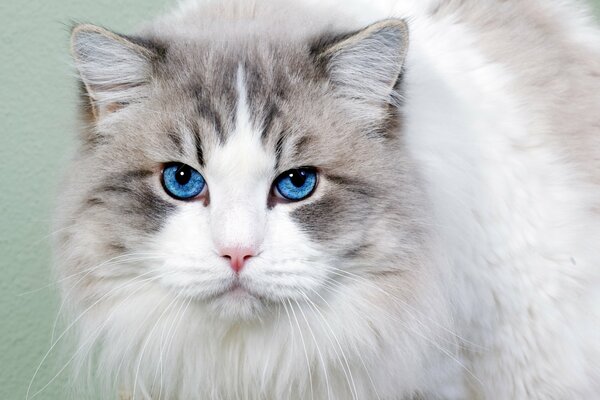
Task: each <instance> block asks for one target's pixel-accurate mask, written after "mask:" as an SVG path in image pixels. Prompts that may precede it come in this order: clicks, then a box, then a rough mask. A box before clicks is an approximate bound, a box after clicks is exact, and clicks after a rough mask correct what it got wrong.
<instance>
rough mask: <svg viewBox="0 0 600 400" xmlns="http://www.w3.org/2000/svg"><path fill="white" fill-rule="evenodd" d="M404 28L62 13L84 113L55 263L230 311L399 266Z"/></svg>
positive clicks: (408, 262) (412, 230)
mask: <svg viewBox="0 0 600 400" xmlns="http://www.w3.org/2000/svg"><path fill="white" fill-rule="evenodd" d="M239 24H244V22H240V23H239ZM246 26H251V24H246ZM179 31H181V29H179ZM407 43H408V37H407V28H406V24H405V23H404V22H403V21H401V20H394V19H392V20H385V21H382V22H380V23H376V24H374V25H371V26H368V27H366V28H364V29H362V30H358V31H354V32H339V31H335V32H327V31H323V32H315V33H313V34H310V35H299V36H297V37H293V36H290V37H277V35H275V34H270V33H268V32H264V31H256V32H253V31H252V29H251V28H247V29H239V30H236V29H229V30H228V31H225V30H224V31H223V32H214V31H213V32H210V34H209V33H207V34H205V35H196V36H193V35H188V36H185V35H181V34H180V33H176V32H175V31H173V32H170V31H169V29H168V27H165V26H162V27H161V28H160V29H153V30H149V31H147V32H146V33H144V34H142V35H141V36H139V37H127V36H122V35H118V34H115V33H112V32H109V31H107V30H105V29H102V28H99V27H96V26H91V25H80V26H77V27H76V28H75V29H74V31H73V36H72V46H73V54H74V58H75V63H76V67H77V69H78V72H79V74H80V77H81V82H82V91H83V94H84V96H83V102H84V105H83V110H82V112H83V114H84V117H85V119H86V123H87V125H86V127H85V129H83V130H82V144H81V147H80V151H79V153H78V156H77V159H76V160H75V162H74V164H73V166H72V168H71V170H70V172H69V179H68V184H67V189H66V191H65V194H64V198H63V202H62V205H61V207H62V211H61V218H62V220H63V225H64V228H65V229H64V232H63V233H62V236H61V242H60V249H61V250H60V251H61V258H62V260H61V262H62V263H63V264H64V265H63V267H62V268H63V270H62V272H63V275H64V276H75V278H74V279H73V280H71V281H70V282H71V283H73V282H76V283H74V284H72V285H71V286H74V290H76V291H79V292H81V293H82V294H83V295H84V297H87V298H89V299H91V300H95V299H100V298H111V297H112V296H117V295H118V296H121V297H123V295H124V294H127V295H133V294H134V293H135V295H136V296H141V295H143V293H144V291H147V290H148V291H150V290H151V289H150V288H154V289H153V290H160V291H162V292H164V293H168V295H169V296H173V297H177V296H179V297H184V298H189V299H193V300H192V302H193V304H197V305H198V306H199V307H205V308H206V309H207V310H209V312H210V313H214V315H216V316H218V317H222V318H227V319H233V320H239V319H253V318H256V317H261V318H262V317H263V316H264V315H268V312H269V310H270V309H272V306H273V305H277V304H280V303H286V302H291V301H298V302H303V301H305V300H306V299H316V298H317V297H315V296H319V297H321V298H323V296H324V297H330V296H335V295H336V291H335V288H336V287H339V286H343V285H344V282H352V280H353V279H364V280H374V279H376V278H375V277H377V276H384V275H395V276H401V275H402V274H403V273H405V272H406V271H411V270H412V269H413V267H414V264H415V263H417V262H418V261H417V260H418V254H419V251H420V246H421V243H422V242H423V235H422V226H421V220H420V215H421V213H420V212H419V210H418V205H417V203H418V197H419V195H418V189H417V185H416V184H415V178H414V176H413V171H412V167H411V164H410V162H409V161H408V159H407V156H406V152H405V150H404V149H403V138H402V129H401V126H402V115H401V111H400V107H401V101H402V96H401V91H402V75H403V64H404V58H405V54H406V50H407Z"/></svg>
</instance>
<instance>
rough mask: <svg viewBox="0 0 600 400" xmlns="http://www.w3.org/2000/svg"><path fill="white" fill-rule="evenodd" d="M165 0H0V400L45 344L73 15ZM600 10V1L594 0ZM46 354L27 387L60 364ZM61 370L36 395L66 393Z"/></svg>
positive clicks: (113, 14) (67, 145) (85, 17)
mask: <svg viewBox="0 0 600 400" xmlns="http://www.w3.org/2000/svg"><path fill="white" fill-rule="evenodd" d="M168 3H169V0H127V1H124V0H121V1H117V0H60V1H59V0H49V1H43V0H30V1H18V0H12V1H11V0H0V166H1V168H0V400H13V399H19V400H23V399H24V398H25V393H26V390H27V387H28V385H29V381H30V379H31V377H32V376H33V373H34V371H35V369H36V367H37V365H38V363H39V362H40V360H41V359H42V357H43V355H44V354H45V352H46V351H47V350H48V348H49V347H50V330H51V327H52V324H53V321H54V317H55V315H56V311H57V305H58V302H57V296H56V290H55V288H54V286H52V285H50V282H51V281H52V276H51V273H50V259H49V257H50V249H49V242H50V237H51V233H50V228H49V222H50V211H51V209H52V207H53V204H54V198H55V196H56V188H57V183H58V181H59V179H60V176H61V171H62V170H63V169H64V168H65V164H66V161H67V160H68V158H69V155H70V152H71V151H72V146H73V143H74V141H73V126H74V121H75V118H74V109H75V106H74V104H75V100H76V98H75V93H76V87H75V80H74V73H73V70H72V69H71V66H70V59H69V55H68V54H69V49H68V42H69V33H68V31H69V26H70V24H71V23H72V21H78V22H94V23H97V24H100V25H104V26H107V27H110V28H112V29H115V30H118V31H122V32H131V31H132V30H133V29H134V28H135V26H136V25H137V24H139V23H140V22H142V21H144V20H146V19H148V18H149V17H151V16H153V15H156V14H157V13H159V12H160V11H162V10H165V9H167V8H168ZM595 5H596V6H597V9H598V10H600V0H595ZM61 362H64V360H59V359H58V358H57V357H56V355H55V353H52V354H51V356H50V357H49V359H48V360H47V361H46V363H44V365H43V366H42V368H41V369H40V372H39V374H38V376H37V378H36V380H35V383H34V392H35V391H36V390H38V389H40V388H41V387H42V386H44V385H45V384H46V383H48V382H49V381H50V380H51V379H52V378H53V376H54V374H55V373H56V371H58V369H60V366H61V365H62V364H61ZM65 375H66V374H64V373H63V374H61V375H60V376H59V377H58V379H56V380H55V381H54V382H53V383H52V384H50V385H49V386H48V387H47V388H46V389H44V391H43V392H42V393H41V394H40V395H39V396H38V397H37V398H40V399H52V400H64V399H65V398H66V397H65V392H66V391H65V386H66V385H67V380H66V376H65Z"/></svg>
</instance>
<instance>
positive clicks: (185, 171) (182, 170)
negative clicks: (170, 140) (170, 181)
mask: <svg viewBox="0 0 600 400" xmlns="http://www.w3.org/2000/svg"><path fill="white" fill-rule="evenodd" d="M191 177H192V174H191V171H190V167H188V166H187V165H182V166H181V167H179V169H177V172H175V180H176V181H177V183H179V184H180V185H185V184H187V183H188V182H189V181H190V178H191Z"/></svg>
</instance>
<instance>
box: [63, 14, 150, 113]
mask: <svg viewBox="0 0 600 400" xmlns="http://www.w3.org/2000/svg"><path fill="white" fill-rule="evenodd" d="M71 51H72V54H73V58H74V59H75V66H76V68H77V70H78V72H79V75H80V77H81V81H82V83H83V85H84V87H85V89H86V92H87V93H86V94H87V96H88V98H89V101H90V105H91V109H92V112H93V116H94V117H95V118H100V117H102V116H104V115H106V114H108V113H111V112H113V111H116V110H118V109H120V108H122V107H124V106H126V105H127V104H129V103H131V102H135V101H136V100H139V99H141V98H143V97H144V96H145V95H146V89H147V84H148V82H149V81H150V77H151V69H152V60H153V59H155V58H156V57H157V53H156V51H155V49H153V48H152V47H151V46H144V45H142V44H140V43H137V42H136V43H134V42H133V41H132V40H131V39H129V38H126V37H124V36H121V35H117V34H115V33H113V32H110V31H108V30H106V29H104V28H100V27H98V26H94V25H87V24H84V25H78V26H76V27H75V28H74V29H73V31H72V35H71Z"/></svg>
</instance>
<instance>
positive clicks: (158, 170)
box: [56, 0, 600, 400]
mask: <svg viewBox="0 0 600 400" xmlns="http://www.w3.org/2000/svg"><path fill="white" fill-rule="evenodd" d="M72 43H73V55H74V58H75V65H76V67H77V69H78V71H79V73H80V76H81V82H82V87H83V97H82V116H83V120H84V122H85V126H84V128H83V129H82V130H81V135H80V137H81V146H80V150H79V152H78V154H77V157H76V159H75V160H74V161H73V167H72V168H71V169H70V171H69V173H68V177H67V180H66V184H65V189H64V193H63V196H62V200H61V202H60V207H59V210H58V212H57V221H58V225H59V228H61V229H62V231H61V235H60V237H59V239H58V240H57V243H56V255H57V260H58V265H59V271H60V273H61V277H62V278H63V280H62V282H63V283H64V285H63V297H64V302H65V304H66V307H67V308H68V309H69V311H70V315H71V320H70V321H69V326H68V328H72V329H75V330H76V331H77V334H78V337H79V347H78V351H77V353H76V357H75V359H76V363H75V364H76V365H75V369H76V370H77V371H79V375H80V377H82V376H83V375H85V376H84V378H87V377H88V375H89V376H91V379H87V380H86V384H85V385H84V386H85V387H86V389H87V390H83V391H82V392H81V393H79V394H77V396H80V397H82V396H84V394H85V393H87V392H89V391H96V392H98V393H101V397H102V398H104V399H109V398H114V397H116V396H117V393H119V391H121V393H123V396H124V397H127V398H132V399H180V400H184V399H185V400H188V399H223V400H225V399H227V400H234V399H236V400H237V399H240V400H241V399H248V400H255V399H256V400H258V399H269V400H274V399H278V400H279V399H281V400H283V399H317V400H322V399H328V400H347V399H356V400H358V399H361V400H362V399H367V400H372V399H381V400H383V399H394V400H396V399H421V398H422V399H428V400H429V399H593V398H600V329H599V327H600V322H599V321H600V319H599V314H600V286H599V278H600V276H599V273H600V34H599V33H598V30H597V29H596V28H595V27H594V26H593V24H592V23H591V22H590V21H589V16H588V12H587V11H586V10H585V9H584V8H583V7H582V6H581V4H579V3H576V2H571V1H550V0H543V1H542V0H527V1H525V0H504V1H501V0H430V1H429V0H428V1H424V0H423V1H417V0H413V1H410V0H398V1H395V2H394V1H390V2H385V1H379V2H376V3H372V2H367V1H364V2H363V1H360V0H354V1H352V2H338V3H335V2H324V1H318V2H317V1H304V2H303V3H302V4H291V3H289V2H283V1H268V2H267V1H255V2H247V1H242V0H238V1H233V0H231V1H230V0H227V1H221V2H204V1H202V2H201V1H196V2H188V3H186V4H184V5H182V6H181V7H180V8H179V9H178V10H176V11H175V12H173V13H171V14H168V15H166V16H164V17H161V18H159V19H158V20H156V21H154V22H153V23H151V24H148V25H147V26H146V27H145V28H144V29H142V30H141V31H140V32H139V33H138V34H137V35H136V36H125V35H119V34H115V33H112V32H110V31H107V30H105V29H103V28H99V27H96V26H92V25H79V26H77V27H75V28H74V30H73V42H72ZM73 221H75V223H73ZM83 371H85V373H84V372H83ZM88 371H89V372H90V373H89V374H88ZM91 382H94V383H93V384H92V383H91ZM90 388H95V389H93V390H90ZM80 397H78V398H80Z"/></svg>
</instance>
